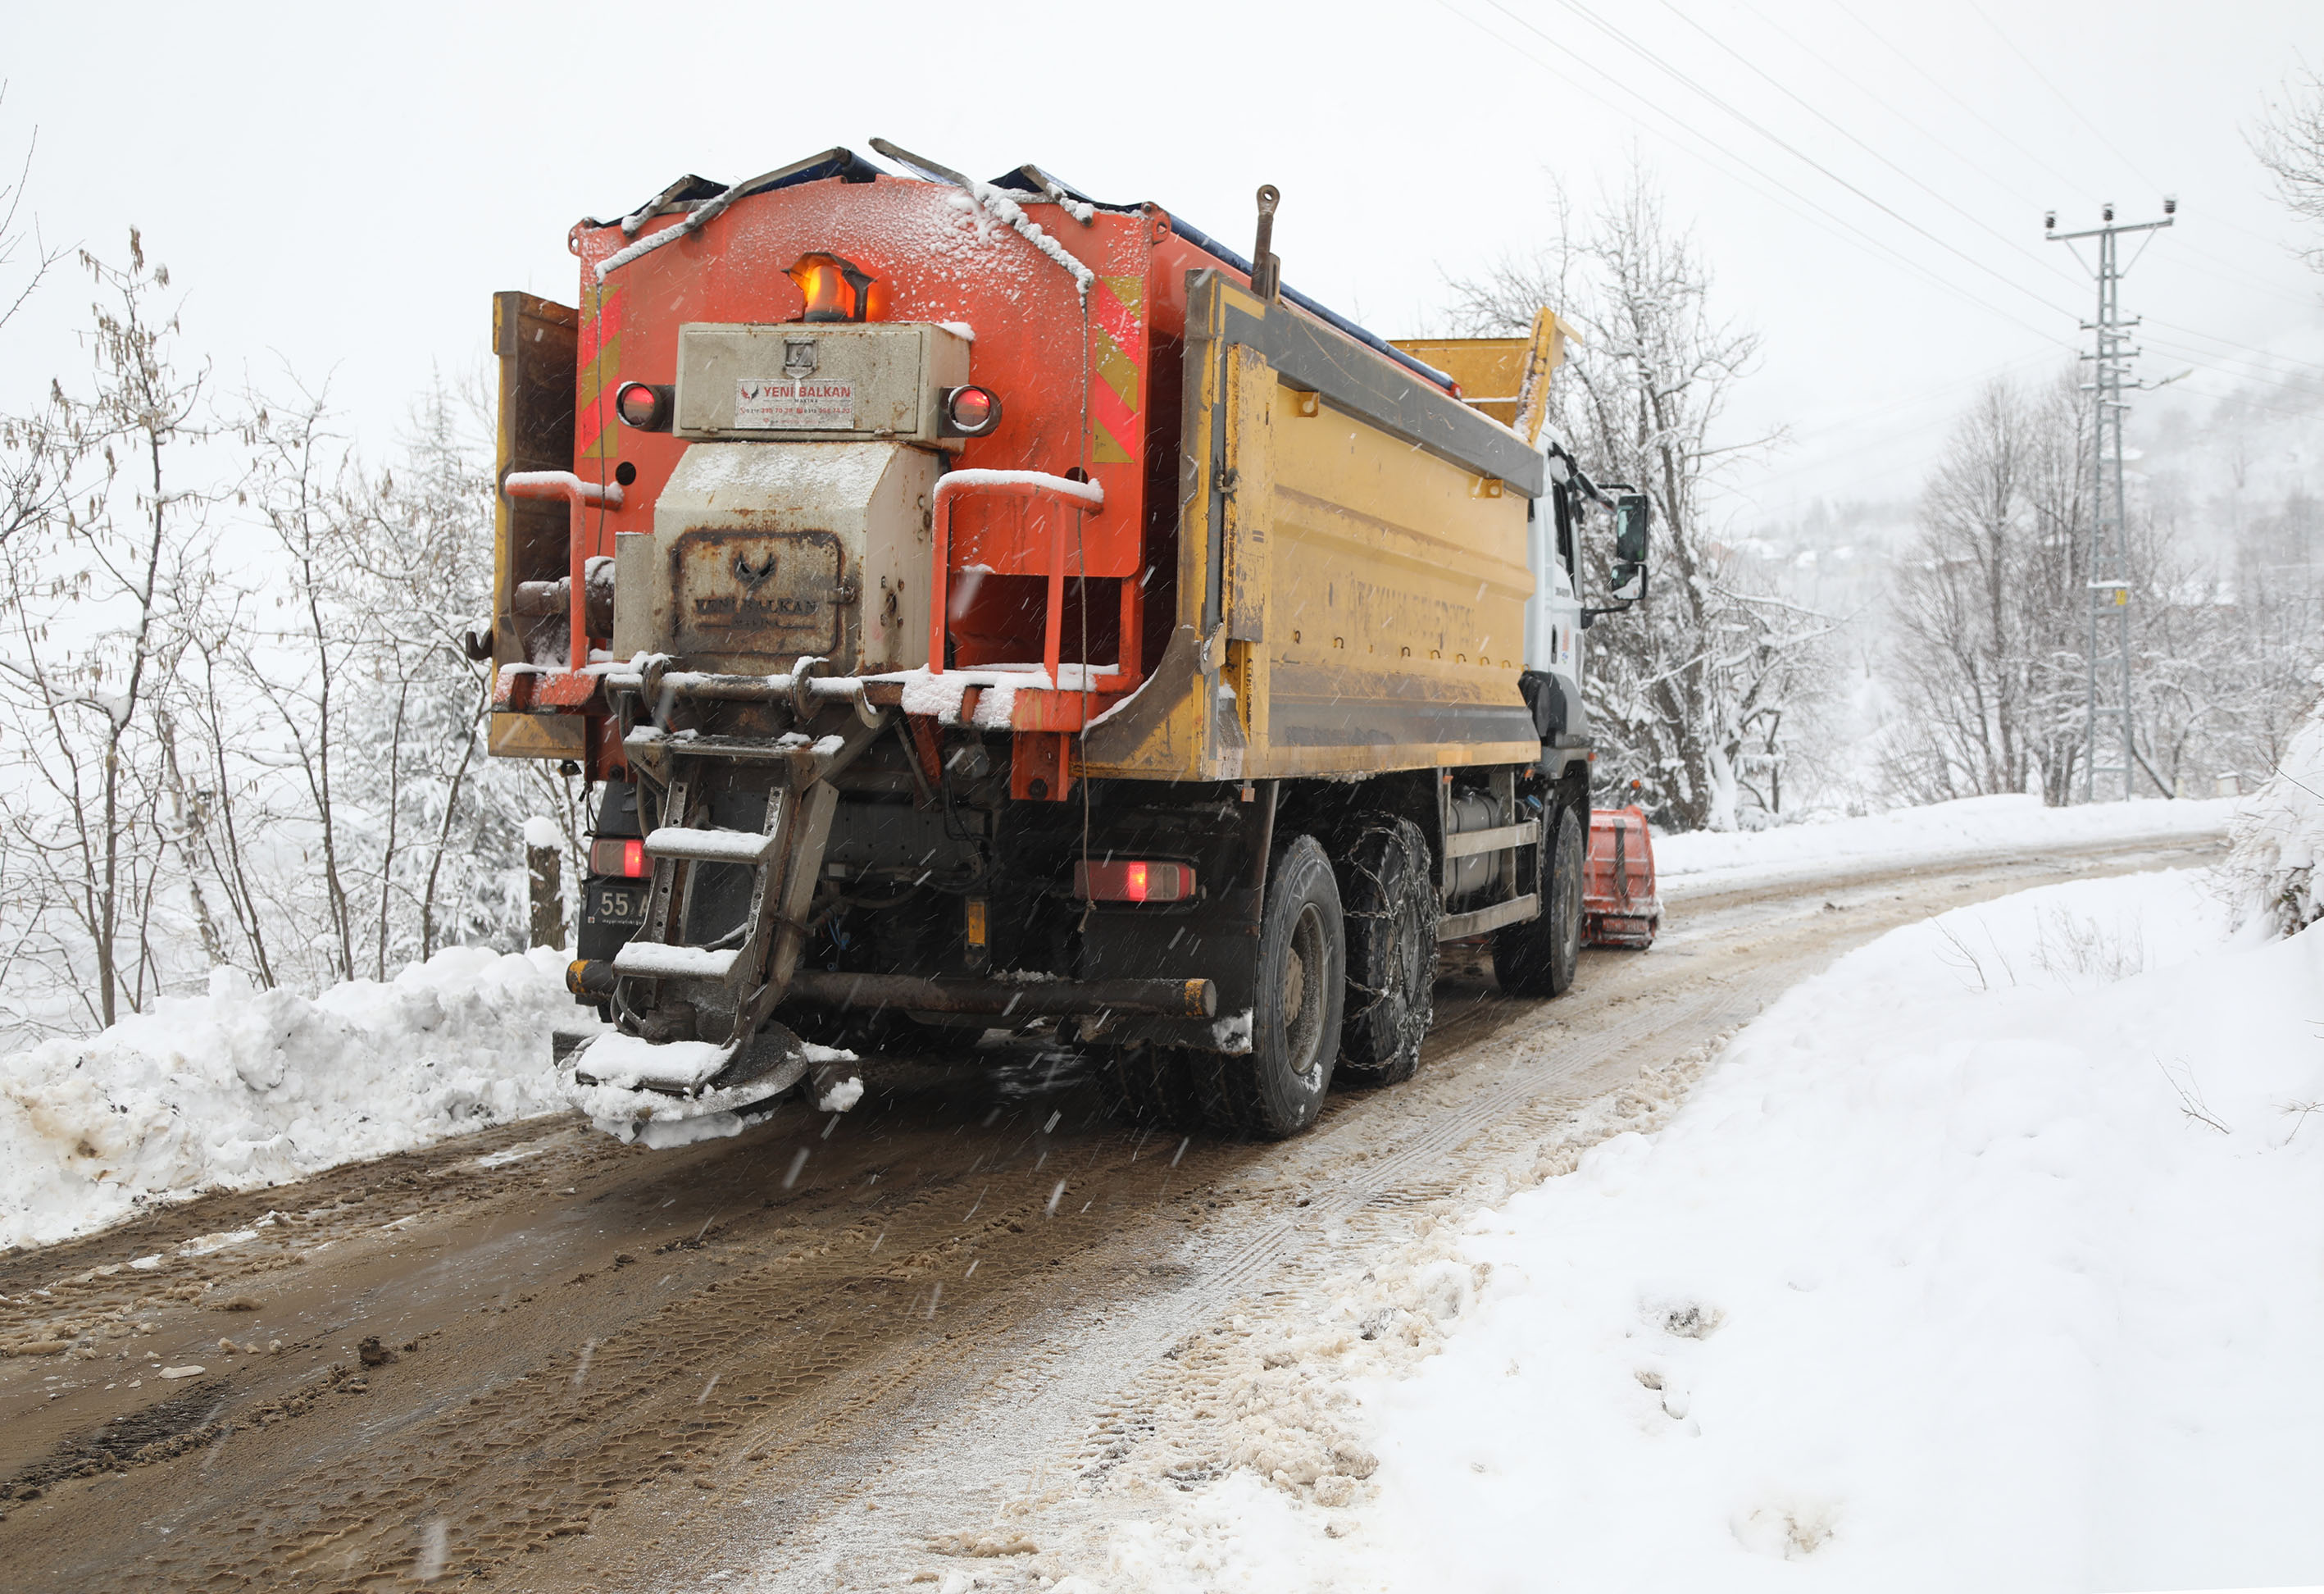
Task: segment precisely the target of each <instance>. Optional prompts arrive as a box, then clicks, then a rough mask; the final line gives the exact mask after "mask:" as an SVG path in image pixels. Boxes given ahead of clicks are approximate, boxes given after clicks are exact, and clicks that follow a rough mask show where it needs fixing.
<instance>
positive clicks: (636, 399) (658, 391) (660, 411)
mask: <svg viewBox="0 0 2324 1594" xmlns="http://www.w3.org/2000/svg"><path fill="white" fill-rule="evenodd" d="M669 392H670V390H669V388H667V387H657V386H655V385H653V384H652V383H650V382H624V383H622V385H621V387H620V388H619V389H618V390H617V391H616V392H615V393H614V394H613V412H614V413H615V414H616V415H619V416H620V417H621V418H622V425H624V426H628V427H633V428H635V429H636V430H637V431H662V430H663V429H664V428H666V427H668V426H669Z"/></svg>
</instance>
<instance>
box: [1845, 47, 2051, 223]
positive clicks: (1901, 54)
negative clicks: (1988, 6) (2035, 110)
mask: <svg viewBox="0 0 2324 1594" xmlns="http://www.w3.org/2000/svg"><path fill="white" fill-rule="evenodd" d="M1838 10H1839V11H1840V14H1841V15H1843V16H1845V17H1847V18H1848V20H1849V21H1850V22H1852V23H1855V24H1856V25H1857V26H1858V27H1859V28H1861V29H1862V30H1863V31H1864V32H1866V33H1867V34H1869V35H1870V36H1871V38H1872V39H1873V41H1874V42H1876V43H1878V44H1879V45H1880V46H1882V48H1884V49H1886V51H1888V52H1889V53H1890V54H1891V55H1894V56H1895V58H1896V59H1897V60H1901V61H1903V62H1904V64H1905V65H1906V66H1908V67H1910V68H1912V69H1913V70H1914V71H1915V72H1918V73H1919V74H1920V75H1921V76H1922V77H1923V78H1924V79H1927V80H1928V82H1929V83H1930V84H1931V86H1932V87H1933V88H1935V89H1936V90H1937V91H1938V92H1939V93H1940V94H1942V95H1943V96H1944V97H1946V98H1947V99H1950V100H1951V101H1952V102H1953V104H1955V105H1957V106H1959V107H1960V108H1961V109H1962V110H1964V111H1967V112H1968V113H1969V115H1970V116H1973V117H1975V118H1976V119H1977V121H1978V123H1979V124H1980V125H1983V126H1984V128H1985V129H1986V131H1987V132H1988V133H1990V134H1993V135H1994V136H1995V137H1996V138H1998V139H1999V140H2001V142H2002V143H2004V144H2007V145H2008V146H2009V147H2010V148H2011V149H2013V150H2015V151H2016V152H2017V153H2019V154H2021V155H2023V156H2024V157H2025V158H2026V159H2027V160H2028V161H2031V162H2033V164H2034V165H2036V166H2039V167H2041V168H2042V170H2043V171H2047V172H2048V173H2049V174H2050V175H2051V176H2052V177H2054V178H2056V179H2057V180H2058V181H2060V182H2062V183H2064V184H2065V185H2066V186H2067V187H2068V188H2074V187H2076V186H2078V185H2077V184H2076V182H2075V181H2074V180H2073V179H2072V178H2070V177H2068V176H2067V175H2066V174H2065V173H2064V172H2062V171H2059V170H2058V169H2057V168H2056V167H2055V166H2052V165H2051V164H2050V162H2047V161H2045V160H2043V158H2042V157H2041V156H2040V155H2038V154H2035V153H2033V151H2032V150H2029V149H2027V148H2026V147H2025V146H2024V144H2019V143H2018V142H2017V141H2016V140H2015V139H2014V138H2012V137H2011V136H2010V135H2009V134H2006V133H2005V132H2003V131H2002V129H2001V128H2000V126H1999V125H1997V124H1996V123H1994V122H1993V121H1991V120H1989V119H1988V118H1987V116H1986V115H1985V113H1984V112H1983V111H1980V110H1978V108H1977V107H1975V106H1973V105H1971V104H1969V101H1967V100H1965V99H1963V98H1962V97H1960V95H1958V94H1955V93H1954V92H1953V91H1952V90H1951V88H1948V87H1947V86H1946V84H1945V82H1944V80H1943V79H1941V78H1938V77H1937V76H1935V75H1934V74H1933V73H1932V72H1931V71H1930V70H1928V69H1927V68H1925V67H1923V65H1922V64H1921V63H1920V62H1919V61H1917V60H1914V59H1913V57H1912V56H1911V55H1910V54H1908V53H1906V52H1905V51H1903V50H1900V49H1898V48H1897V47H1896V46H1895V45H1894V44H1892V43H1890V42H1888V40H1887V38H1886V35H1884V34H1882V33H1880V32H1877V31H1876V30H1875V29H1874V28H1873V26H1872V24H1871V23H1868V22H1867V21H1865V20H1864V15H1863V11H1862V9H1861V8H1860V7H1857V6H1851V5H1840V6H1839V7H1838ZM1987 25H1988V26H1990V25H1991V24H1990V23H1988V24H1987ZM2028 208H2029V209H2031V207H2028Z"/></svg>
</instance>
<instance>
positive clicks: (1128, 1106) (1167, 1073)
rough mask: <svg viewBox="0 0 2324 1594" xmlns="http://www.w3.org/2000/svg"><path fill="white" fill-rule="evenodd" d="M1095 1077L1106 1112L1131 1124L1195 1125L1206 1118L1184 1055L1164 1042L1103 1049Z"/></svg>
mask: <svg viewBox="0 0 2324 1594" xmlns="http://www.w3.org/2000/svg"><path fill="white" fill-rule="evenodd" d="M1096 1061H1097V1068H1096V1070H1095V1072H1096V1078H1097V1086H1098V1090H1099V1092H1100V1094H1101V1095H1102V1097H1103V1098H1104V1099H1105V1104H1106V1110H1107V1112H1108V1113H1109V1115H1110V1116H1111V1117H1117V1118H1120V1119H1122V1120H1124V1121H1125V1122H1128V1123H1132V1124H1159V1125H1162V1126H1166V1127H1168V1128H1172V1129H1200V1128H1202V1127H1203V1125H1204V1123H1205V1121H1206V1116H1205V1114H1204V1113H1203V1101H1202V1098H1201V1097H1200V1096H1199V1095H1198V1094H1196V1092H1195V1089H1194V1068H1193V1065H1192V1063H1191V1062H1190V1061H1189V1059H1188V1055H1187V1053H1185V1052H1182V1051H1179V1050H1177V1049H1176V1048H1175V1047H1169V1046H1116V1047H1109V1048H1107V1049H1106V1050H1104V1051H1102V1052H1099V1053H1098V1055H1097V1060H1096Z"/></svg>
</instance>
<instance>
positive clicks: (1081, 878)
mask: <svg viewBox="0 0 2324 1594" xmlns="http://www.w3.org/2000/svg"><path fill="white" fill-rule="evenodd" d="M1074 895H1075V896H1085V897H1087V898H1089V899H1090V901H1092V902H1101V903H1176V902H1185V900H1186V899H1187V898H1189V897H1191V896H1193V895H1194V867H1193V866H1191V865H1188V864H1165V863H1152V862H1148V861H1145V860H1142V859H1141V860H1139V861H1136V862H1131V863H1104V864H1093V863H1089V862H1086V861H1084V862H1082V863H1077V864H1075V865H1074Z"/></svg>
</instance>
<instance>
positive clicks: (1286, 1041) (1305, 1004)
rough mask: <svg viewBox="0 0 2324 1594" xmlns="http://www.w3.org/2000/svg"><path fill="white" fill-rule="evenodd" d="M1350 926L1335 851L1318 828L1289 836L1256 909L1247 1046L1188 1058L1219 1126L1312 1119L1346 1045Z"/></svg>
mask: <svg viewBox="0 0 2324 1594" xmlns="http://www.w3.org/2000/svg"><path fill="white" fill-rule="evenodd" d="M1346 935H1347V931H1346V929H1345V927H1344V926H1343V925H1342V922H1341V918H1340V885H1339V882H1338V881H1337V880H1335V879H1333V876H1332V860H1331V858H1330V857H1327V856H1325V854H1324V851H1323V844H1322V843H1320V842H1318V841H1317V840H1316V839H1315V838H1314V837H1313V836H1295V837H1293V838H1292V839H1291V840H1290V842H1289V843H1288V844H1287V845H1286V846H1285V847H1284V848H1283V849H1282V851H1280V852H1279V853H1277V855H1276V858H1275V867H1274V868H1273V869H1272V870H1271V871H1270V872H1269V874H1268V882H1267V905H1266V907H1265V908H1264V909H1263V910H1262V911H1261V912H1260V914H1259V977H1258V982H1257V986H1256V987H1255V996H1254V1000H1253V1002H1252V1005H1251V1015H1250V1051H1249V1052H1242V1053H1239V1054H1238V1053H1222V1052H1195V1053H1194V1054H1192V1056H1191V1059H1190V1061H1192V1063H1193V1065H1194V1086H1195V1089H1196V1090H1197V1091H1198V1092H1199V1093H1200V1095H1201V1097H1202V1101H1203V1112H1204V1116H1205V1117H1208V1118H1209V1120H1210V1124H1211V1126H1212V1127H1213V1128H1214V1129H1220V1130H1223V1131H1225V1132H1227V1133H1229V1134H1235V1135H1252V1136H1255V1137H1258V1138H1260V1139H1266V1140H1282V1139H1285V1138H1286V1137H1288V1136H1290V1135H1296V1134H1298V1133H1299V1132H1300V1131H1301V1130H1302V1129H1305V1128H1306V1127H1307V1126H1309V1125H1310V1124H1313V1123H1314V1121H1315V1115H1316V1114H1317V1113H1318V1112H1320V1111H1321V1110H1323V1093H1324V1092H1325V1091H1326V1090H1329V1089H1331V1088H1332V1065H1333V1063H1334V1062H1335V1061H1338V1058H1339V1055H1340V1017H1341V1014H1342V1011H1343V1005H1344V1003H1345V1002H1346V1000H1347V975H1348V957H1347V941H1346Z"/></svg>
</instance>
